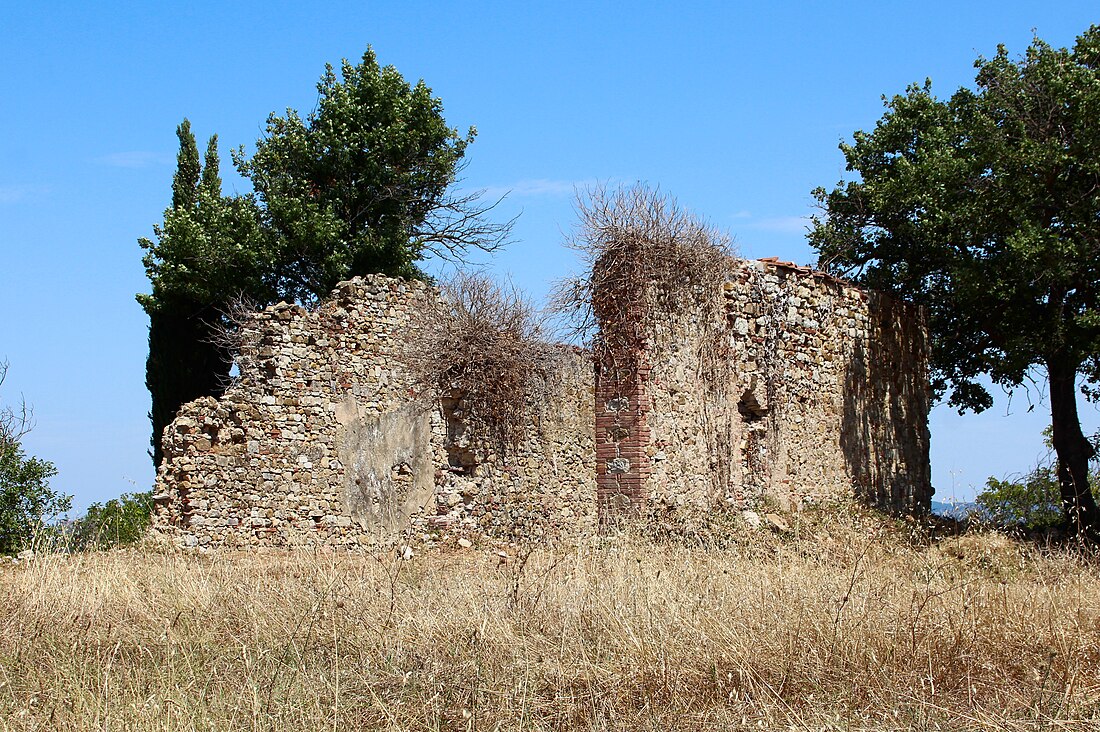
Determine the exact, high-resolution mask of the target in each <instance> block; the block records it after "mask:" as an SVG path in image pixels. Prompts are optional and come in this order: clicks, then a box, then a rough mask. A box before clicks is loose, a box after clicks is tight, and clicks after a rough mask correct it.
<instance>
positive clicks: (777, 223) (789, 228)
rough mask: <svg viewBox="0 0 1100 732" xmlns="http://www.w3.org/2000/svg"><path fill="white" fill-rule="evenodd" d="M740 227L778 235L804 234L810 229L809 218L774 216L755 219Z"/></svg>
mask: <svg viewBox="0 0 1100 732" xmlns="http://www.w3.org/2000/svg"><path fill="white" fill-rule="evenodd" d="M742 226H743V227H744V228H746V229H755V230H756V231H774V232H776V233H778V234H805V233H806V231H807V229H809V227H810V217H809V216H776V217H773V218H764V219H755V220H752V221H748V222H746V223H744V224H742Z"/></svg>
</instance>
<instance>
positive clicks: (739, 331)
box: [153, 260, 932, 548]
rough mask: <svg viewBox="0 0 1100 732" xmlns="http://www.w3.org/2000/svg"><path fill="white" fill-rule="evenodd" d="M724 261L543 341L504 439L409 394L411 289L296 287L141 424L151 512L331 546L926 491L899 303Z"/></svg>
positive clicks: (920, 354)
mask: <svg viewBox="0 0 1100 732" xmlns="http://www.w3.org/2000/svg"><path fill="white" fill-rule="evenodd" d="M730 266H731V270H732V272H733V275H732V276H731V277H730V278H729V279H728V281H726V282H725V283H724V284H722V285H721V286H720V287H714V288H710V289H707V288H698V287H697V288H694V289H692V290H691V291H690V292H689V293H686V294H685V298H686V299H684V300H683V301H682V302H679V303H678V305H677V307H674V308H670V309H669V312H668V313H667V314H666V317H663V318H657V319H650V320H646V321H645V322H647V323H649V326H647V327H649V331H648V332H645V333H643V334H642V337H641V338H640V340H635V341H631V342H632V343H634V344H635V345H634V346H633V347H632V348H631V349H630V352H629V353H604V354H603V356H602V360H601V362H600V363H599V364H598V369H597V368H594V366H593V362H592V357H591V354H588V353H586V352H582V351H579V350H578V349H572V348H568V347H564V346H562V347H560V348H559V349H558V351H557V352H556V357H555V363H556V364H557V365H556V368H555V369H554V374H553V376H554V378H553V379H551V381H552V382H553V384H552V385H553V388H551V389H550V390H549V392H546V393H540V394H539V395H538V396H537V397H535V396H534V395H530V394H529V395H528V397H527V402H526V410H525V414H526V415H527V420H526V423H525V424H524V425H523V429H522V430H521V431H520V435H519V437H518V438H517V439H516V440H515V441H513V442H510V443H508V444H504V443H503V442H500V441H497V440H494V439H491V438H489V435H490V434H491V433H492V430H491V429H488V426H487V425H485V424H482V423H480V422H479V418H478V415H476V414H470V413H469V411H468V409H467V408H466V406H465V404H464V401H463V399H462V397H461V395H456V394H443V395H440V394H430V395H427V396H426V397H425V396H423V395H417V394H416V393H415V390H414V384H413V383H412V379H411V376H410V375H409V373H408V371H407V369H405V368H404V367H403V366H402V365H401V363H402V359H401V357H400V356H401V353H402V351H401V348H402V344H403V343H404V342H406V341H407V340H408V339H410V338H411V337H412V336H413V335H414V334H415V330H416V328H417V327H418V322H419V320H418V318H417V317H415V316H416V315H417V314H418V313H421V312H424V311H426V310H428V309H429V306H431V305H433V304H434V303H436V302H438V297H439V295H438V293H437V292H436V291H435V290H434V289H433V288H431V287H429V286H427V285H425V284H423V283H419V282H406V281H404V280H395V279H389V278H385V277H381V276H371V277H366V278H356V279H355V280H352V281H350V282H345V283H342V284H341V285H340V286H339V287H338V288H337V289H336V290H335V291H334V292H333V294H332V296H331V297H330V298H329V299H328V300H326V301H325V302H324V303H323V304H322V305H320V306H319V307H317V308H316V309H314V310H307V309H304V308H302V307H298V306H294V305H286V304H280V305H277V306H273V307H270V308H267V309H266V310H264V311H263V312H260V313H256V314H254V315H252V316H250V317H249V318H248V319H247V320H246V322H245V323H244V324H243V326H242V328H241V333H240V335H241V349H240V357H239V359H238V369H239V377H238V379H237V381H236V383H235V384H234V385H232V386H231V387H230V388H229V389H228V390H227V391H226V393H225V395H224V396H223V397H221V398H220V399H217V400H215V399H209V398H207V399H200V400H198V401H195V402H192V403H190V404H187V405H185V406H184V407H183V408H182V410H181V412H180V414H179V416H178V418H177V419H176V420H175V421H174V422H173V423H172V424H171V425H169V427H168V428H167V429H166V430H165V434H164V439H163V447H164V455H165V458H164V461H163V462H162V464H161V467H160V470H159V472H158V477H157V489H156V492H155V493H156V495H155V496H154V498H155V503H156V508H155V512H154V517H153V532H154V534H155V535H158V536H160V537H162V538H164V539H166V540H168V541H170V542H172V543H175V544H178V545H183V546H189V547H204V548H205V547H210V548H213V547H254V546H266V547H296V546H339V547H345V548H354V547H363V546H372V545H375V544H378V543H389V542H393V541H397V540H406V541H411V540H414V539H432V538H450V539H455V538H462V537H465V538H469V539H474V540H476V539H478V538H480V537H492V538H497V539H504V540H532V539H556V538H564V537H570V536H583V535H587V534H591V533H593V532H595V531H596V530H597V524H598V523H599V522H602V523H614V522H616V521H618V520H620V519H622V518H624V517H634V516H646V515H652V514H653V513H654V512H660V511H671V512H676V511H678V510H680V509H683V508H689V507H690V508H692V509H693V510H709V509H711V508H712V507H714V506H716V505H728V506H732V507H735V508H739V509H744V508H750V507H755V506H757V505H758V504H760V503H761V502H762V501H764V500H765V499H770V500H772V501H774V502H775V503H777V504H779V505H781V506H783V507H785V508H789V509H798V508H800V507H802V506H805V505H807V504H811V503H814V502H819V501H823V500H833V499H840V498H844V497H851V496H855V497H857V498H860V499H862V500H864V501H866V502H868V503H871V504H873V505H876V506H879V507H881V508H884V509H887V510H890V511H893V512H902V513H913V512H922V511H926V510H927V509H928V507H929V502H930V499H931V493H932V490H931V486H930V482H929V474H930V473H929V463H928V430H927V419H928V409H929V391H928V375H927V361H928V344H927V341H926V334H925V331H924V329H923V325H922V321H921V318H920V313H919V312H918V311H916V310H913V309H911V308H907V307H904V306H902V305H900V304H898V303H895V302H893V301H892V300H890V299H888V298H885V297H882V296H878V295H874V294H871V293H867V292H864V291H862V290H859V289H858V288H855V287H853V286H851V285H849V284H847V283H844V282H842V281H839V280H835V279H832V278H829V277H827V276H825V275H823V274H822V273H819V272H812V271H810V270H808V269H804V268H799V267H795V266H794V265H790V264H786V263H781V262H776V261H774V260H762V261H736V262H731V265H730ZM635 322H642V321H641V320H638V321H634V320H631V323H635ZM611 325H613V324H607V323H605V324H603V326H604V327H605V328H607V327H610V326H611Z"/></svg>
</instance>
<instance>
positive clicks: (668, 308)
mask: <svg viewBox="0 0 1100 732" xmlns="http://www.w3.org/2000/svg"><path fill="white" fill-rule="evenodd" d="M576 208H577V214H578V216H579V218H580V222H579V224H578V225H577V228H576V232H575V234H574V235H573V236H572V237H571V239H570V240H569V241H568V245H569V246H570V248H572V249H574V250H576V251H577V252H578V253H579V255H580V258H581V261H582V262H583V263H584V264H585V266H586V271H585V272H584V273H583V274H581V275H579V276H577V277H573V278H570V279H567V280H564V281H562V282H560V283H558V285H557V286H556V287H555V290H554V293H553V295H552V297H551V302H552V304H551V309H552V310H553V311H554V312H555V313H557V314H558V316H559V318H560V321H561V323H562V328H563V330H565V332H566V333H567V334H568V335H569V336H570V337H572V338H575V339H579V340H581V341H582V342H584V343H586V344H587V343H590V344H592V347H593V350H594V352H595V354H596V357H597V359H598V361H599V362H600V363H601V368H607V367H608V366H611V367H613V368H616V369H617V370H619V371H621V372H624V373H629V372H630V371H631V370H633V368H635V367H636V364H634V363H633V362H632V361H631V358H630V357H631V355H632V354H636V353H637V352H638V351H639V350H640V349H641V348H643V347H644V346H645V340H646V334H647V333H651V332H653V330H654V326H657V325H661V324H664V323H667V322H668V321H669V320H670V319H671V318H673V317H675V316H676V314H677V313H680V312H682V311H684V310H685V307H686V306H690V307H692V308H695V307H704V308H713V307H719V306H720V304H721V303H720V298H716V297H713V292H714V289H715V288H718V287H720V286H721V283H722V282H723V281H725V280H726V279H727V277H728V276H729V274H730V273H731V271H732V266H733V261H734V260H733V254H734V251H733V246H732V240H731V239H730V237H729V236H728V235H727V234H725V233H723V232H721V231H719V230H717V229H716V228H714V227H713V226H711V225H709V224H707V223H706V222H704V221H702V220H701V219H699V218H698V217H696V216H694V215H693V214H691V213H690V212H688V211H685V210H684V209H682V208H681V207H680V206H679V204H677V202H676V200H675V199H674V198H673V197H672V196H670V195H668V194H665V193H662V192H660V191H659V190H656V189H652V188H649V187H648V186H646V185H641V184H640V185H636V186H633V187H629V188H619V189H616V190H614V191H608V190H607V189H605V188H595V189H593V190H590V191H588V193H587V195H586V196H585V197H579V198H578V200H577V205H576ZM624 361H625V362H624Z"/></svg>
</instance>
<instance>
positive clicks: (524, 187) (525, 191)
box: [484, 178, 607, 198]
mask: <svg viewBox="0 0 1100 732" xmlns="http://www.w3.org/2000/svg"><path fill="white" fill-rule="evenodd" d="M598 183H600V181H597V180H596V179H594V178H593V179H589V180H550V179H548V178H531V179H527V180H521V181H516V182H515V183H512V184H511V185H495V186H488V187H486V188H485V189H484V195H485V197H486V198H500V197H501V196H508V198H561V197H564V196H572V195H573V193H574V192H575V191H583V190H585V189H586V188H590V187H592V186H595V185H597V184H598ZM603 183H604V184H605V185H606V184H607V181H603Z"/></svg>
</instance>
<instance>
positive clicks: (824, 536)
mask: <svg viewBox="0 0 1100 732" xmlns="http://www.w3.org/2000/svg"><path fill="white" fill-rule="evenodd" d="M785 521H786V524H787V526H786V528H788V529H789V530H787V531H783V530H771V529H768V530H751V529H748V528H747V527H744V526H741V525H738V524H735V523H730V524H729V525H726V526H711V527H710V530H709V531H702V532H700V533H699V535H698V536H699V537H704V538H697V539H693V540H684V539H676V540H670V539H665V540H660V539H654V538H652V537H649V538H646V537H642V536H634V535H620V536H617V537H613V538H602V539H593V540H592V541H590V542H588V543H585V544H583V545H581V546H573V547H559V548H534V549H531V548H529V547H523V546H489V545H484V546H478V545H475V546H473V547H471V548H460V547H457V546H445V547H438V548H434V549H418V550H417V551H416V554H415V555H414V556H413V557H412V558H411V559H409V560H403V559H402V558H400V556H399V554H400V553H401V552H400V551H394V550H387V551H381V552H379V553H378V554H376V555H349V554H342V553H341V554H331V553H329V554H326V553H320V552H319V553H304V552H299V553H293V554H274V553H265V554H256V555H243V554H233V555H229V554H207V555H197V554H182V553H177V552H173V551H164V550H157V549H154V548H149V547H146V548H143V549H132V550H123V551H112V552H98V553H96V552H89V553H83V554H75V555H71V556H64V555H45V556H39V557H37V558H35V559H33V560H31V561H25V562H21V563H18V564H15V563H10V562H6V563H4V564H3V565H2V566H0V598H2V600H0V730H4V731H6V730H13V731H14V730H19V731H22V730H46V729H51V730H52V729H75V730H84V729H87V730H91V729H95V730H164V731H166V732H167V731H169V730H172V731H175V730H180V731H182V730H292V729H302V730H306V729H308V730H320V729H326V728H327V729H334V730H344V729H388V730H439V729H455V730H466V729H469V730H521V729H522V730H574V729H577V730H581V729H583V730H589V729H595V730H620V729H621V730H627V729H630V730H638V729H640V730H661V731H662V732H671V731H673V730H706V729H715V730H718V729H723V730H724V729H742V728H743V729H776V730H791V729H794V730H822V729H825V730H832V729H836V730H864V729H865V730H930V729H949V730H956V729H968V730H969V729H973V730H984V729H989V730H1005V729H1007V730H1038V729H1058V730H1092V729H1096V728H1097V726H1098V725H1100V575H1098V571H1097V570H1098V566H1100V565H1098V564H1097V563H1096V562H1095V561H1094V560H1093V559H1092V558H1090V557H1087V556H1083V555H1082V554H1081V553H1080V552H1075V551H1071V550H1067V549H1060V548H1051V547H1040V546H1036V545H1035V544H1025V543H1019V542H1016V541H1013V540H1010V539H1008V538H1006V537H1004V536H1001V535H998V534H992V533H980V532H972V533H964V534H961V535H949V536H944V537H941V538H938V539H934V538H933V539H930V538H928V531H927V530H926V528H924V527H920V526H917V525H916V524H913V523H906V522H898V521H893V520H889V519H884V518H881V517H879V516H877V515H874V514H870V513H866V512H862V511H857V510H853V509H843V510H836V509H831V510H819V511H814V512H808V513H804V514H798V515H795V516H790V517H787V518H786V519H785ZM705 537H710V538H709V539H708V538H705ZM716 537H717V538H716ZM723 537H725V538H723ZM501 551H503V552H505V553H506V554H507V557H504V556H501V555H500V553H499V552H501Z"/></svg>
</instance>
